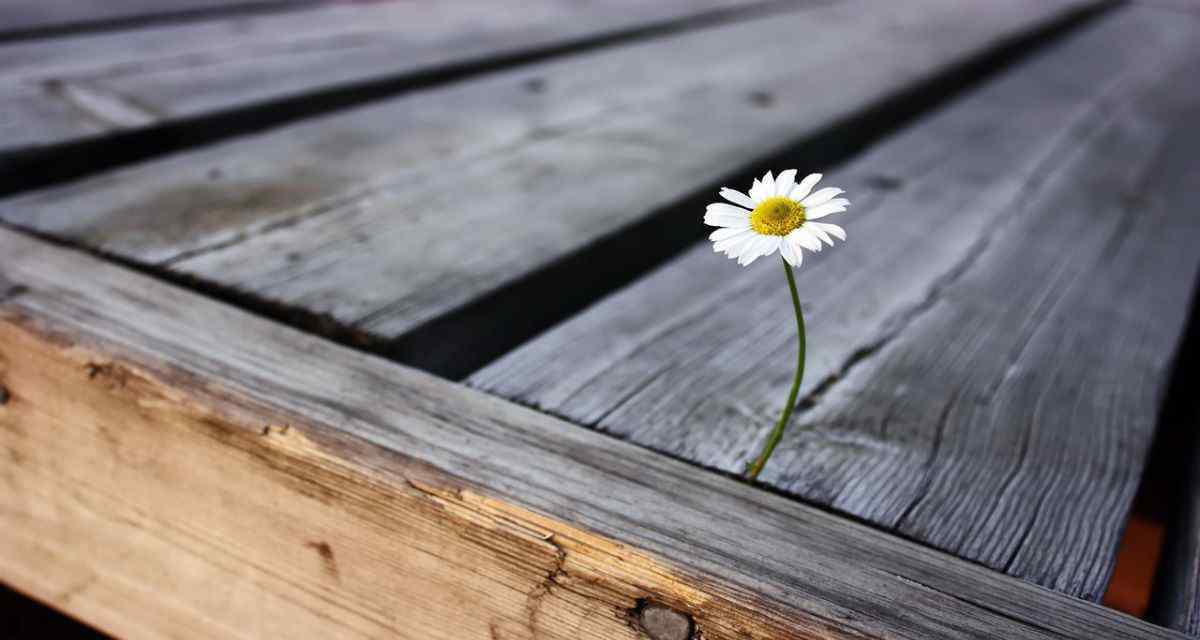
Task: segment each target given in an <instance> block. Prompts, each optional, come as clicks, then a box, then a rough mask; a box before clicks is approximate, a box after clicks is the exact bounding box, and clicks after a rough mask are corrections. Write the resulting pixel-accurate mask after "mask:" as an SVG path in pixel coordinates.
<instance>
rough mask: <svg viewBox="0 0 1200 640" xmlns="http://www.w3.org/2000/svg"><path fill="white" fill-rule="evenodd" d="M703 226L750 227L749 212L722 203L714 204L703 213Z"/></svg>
mask: <svg viewBox="0 0 1200 640" xmlns="http://www.w3.org/2000/svg"><path fill="white" fill-rule="evenodd" d="M704 224H707V225H709V226H713V227H736V228H739V229H742V228H747V227H749V226H750V212H749V211H746V210H745V209H743V208H741V207H735V206H733V205H731V204H725V203H724V202H714V203H712V204H710V205H708V208H707V210H705V212H704Z"/></svg>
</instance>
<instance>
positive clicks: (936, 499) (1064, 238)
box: [470, 9, 1200, 599]
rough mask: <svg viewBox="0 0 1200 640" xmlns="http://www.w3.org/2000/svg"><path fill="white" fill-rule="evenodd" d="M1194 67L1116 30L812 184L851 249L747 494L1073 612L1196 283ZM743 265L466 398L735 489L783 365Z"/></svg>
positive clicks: (1108, 26) (1104, 543)
mask: <svg viewBox="0 0 1200 640" xmlns="http://www.w3.org/2000/svg"><path fill="white" fill-rule="evenodd" d="M1197 65H1200V23H1198V22H1197V21H1196V20H1191V19H1187V18H1181V17H1180V16H1179V15H1178V14H1173V13H1171V12H1163V11H1157V10H1152V9H1122V10H1120V11H1119V12H1118V13H1116V14H1114V15H1111V16H1108V17H1105V18H1102V19H1101V21H1100V22H1098V23H1097V24H1095V25H1093V26H1089V27H1087V29H1086V31H1084V32H1081V33H1079V34H1077V35H1073V36H1071V37H1070V39H1069V40H1068V41H1066V42H1063V43H1061V44H1060V45H1056V47H1055V48H1054V49H1052V50H1048V51H1047V52H1046V53H1044V54H1042V55H1041V57H1040V58H1039V59H1037V60H1035V61H1032V62H1030V63H1028V64H1024V65H1021V66H1020V67H1018V68H1014V69H1012V71H1011V72H1010V73H1008V74H1006V75H1005V76H1004V77H1003V78H1001V79H999V80H997V81H995V82H992V83H990V84H989V85H987V86H986V87H984V88H982V89H980V90H979V91H977V92H975V93H974V94H972V95H971V96H969V97H967V98H966V99H963V100H961V101H960V102H958V103H956V104H954V105H952V106H950V107H948V108H947V109H946V110H944V111H943V112H941V113H938V114H935V115H933V116H931V117H929V118H927V119H926V120H925V121H924V122H921V123H919V124H917V125H916V126H914V127H913V128H911V129H910V130H907V131H905V132H903V133H901V134H899V135H897V136H895V137H893V138H892V139H890V140H887V141H885V142H883V143H881V144H880V145H879V146H878V147H877V148H875V149H873V150H872V151H871V152H870V153H869V154H867V155H866V156H865V157H863V158H861V159H859V160H857V161H855V162H854V163H852V164H851V165H850V166H848V167H846V168H845V169H844V170H842V171H838V172H836V173H835V175H833V176H831V177H830V178H829V179H828V181H829V184H833V185H839V186H844V187H846V188H847V190H848V191H849V192H850V197H851V199H852V200H853V201H854V202H855V203H856V204H855V206H854V207H853V208H852V209H851V211H850V212H849V213H846V214H842V217H841V219H840V220H838V222H841V223H844V224H845V226H846V227H847V229H848V232H849V241H848V242H847V243H846V244H845V245H844V246H839V247H836V248H835V249H832V250H829V251H827V252H825V253H824V254H821V255H819V256H816V257H815V259H813V260H811V261H809V260H806V261H805V265H804V267H803V269H802V270H801V271H800V272H799V274H798V280H799V283H800V290H801V298H802V300H804V302H805V305H806V309H807V314H808V326H809V359H808V363H809V364H808V371H807V378H806V382H805V385H804V387H803V389H802V392H801V397H802V398H803V399H805V402H803V403H802V404H801V409H800V411H798V413H797V416H796V418H794V424H793V426H792V429H791V431H790V432H789V433H788V435H787V436H786V437H785V440H784V442H783V444H782V445H781V447H780V450H779V451H778V452H777V453H776V456H775V458H773V459H772V461H771V462H770V464H769V465H768V466H767V469H766V471H765V474H764V476H763V478H764V480H765V481H767V482H768V483H770V484H772V485H774V486H776V487H779V488H781V489H785V490H787V491H789V492H792V493H795V494H797V495H799V496H802V497H803V498H805V499H806V500H809V501H811V502H815V503H819V504H823V505H829V506H831V507H834V508H835V509H837V510H839V511H842V512H846V513H850V514H854V515H856V516H858V517H861V518H864V519H866V520H869V521H871V522H874V523H876V524H878V525H881V526H883V527H885V528H887V529H890V530H894V531H897V532H899V533H902V534H904V535H905V536H909V537H911V538H914V539H917V540H920V541H922V542H926V543H929V544H931V545H934V546H936V547H939V548H942V549H946V550H948V551H951V552H953V553H955V554H957V555H960V556H963V557H967V558H970V559H973V560H977V561H980V562H982V563H985V564H986V565H988V566H991V567H994V568H996V569H1000V570H1003V571H1006V572H1008V573H1011V574H1013V575H1017V576H1022V577H1025V578H1028V579H1030V580H1033V581H1035V582H1037V583H1039V584H1042V585H1045V586H1048V587H1051V588H1054V589H1057V590H1060V591H1064V592H1067V593H1071V594H1075V595H1079V596H1082V597H1086V598H1090V599H1096V598H1098V597H1099V596H1100V595H1101V593H1102V592H1103V589H1104V586H1105V584H1106V583H1107V580H1108V576H1109V572H1110V570H1111V566H1112V560H1113V554H1114V552H1115V548H1116V543H1117V540H1118V537H1119V535H1120V532H1121V531H1122V529H1123V526H1124V522H1125V517H1126V514H1127V512H1128V509H1129V504H1130V501H1131V499H1132V496H1133V493H1134V491H1135V489H1136V487H1137V483H1138V480H1139V478H1140V475H1141V470H1142V465H1143V458H1144V455H1145V453H1146V451H1147V448H1148V445H1149V442H1150V440H1151V437H1152V435H1153V430H1154V420H1155V415H1156V412H1157V408H1158V400H1159V395H1160V392H1161V391H1162V389H1163V388H1164V383H1165V379H1166V376H1167V373H1168V371H1167V369H1168V365H1169V362H1170V358H1171V355H1172V352H1173V349H1174V348H1175V345H1176V340H1177V338H1178V336H1179V334H1180V331H1181V327H1182V325H1183V322H1184V320H1185V316H1186V314H1187V309H1188V299H1189V294H1190V288H1191V285H1192V282H1193V277H1194V274H1195V273H1196V269H1197V260H1198V259H1200V252H1197V251H1196V248H1197V247H1198V246H1200V217H1197V216H1196V215H1194V211H1193V207H1194V202H1195V201H1196V199H1197V198H1198V197H1200V192H1198V187H1197V185H1200V180H1197V171H1198V169H1200V161H1198V160H1197V158H1196V155H1195V149H1196V148H1198V146H1200V134H1198V133H1197V128H1196V126H1195V123H1196V122H1197V120H1198V118H1200V85H1198V84H1197V83H1195V82H1193V81H1192V78H1193V76H1194V72H1195V69H1196V68H1197ZM881 177H883V178H887V180H880V178H881ZM885 182H886V183H891V186H893V187H895V188H894V189H891V190H888V189H883V188H882V187H881V186H880V185H881V184H883V183H885ZM897 184H898V185H899V186H898V187H896V185H897ZM696 218H697V224H699V218H700V212H698V213H697V216H696ZM763 262H765V264H762V263H756V264H755V265H754V266H753V267H752V268H749V269H746V270H740V269H739V268H737V267H736V266H735V265H734V264H732V263H730V262H728V261H727V260H726V259H725V258H724V257H723V256H719V255H715V254H713V253H712V250H711V248H710V247H709V246H707V245H705V246H698V247H697V248H696V249H695V250H693V251H691V252H690V253H688V254H686V255H684V256H682V257H680V258H679V259H677V260H676V261H674V262H673V263H671V264H669V265H668V266H666V267H664V268H662V269H660V270H659V271H657V272H656V273H654V274H652V275H651V276H649V277H647V278H644V279H643V280H642V281H640V282H638V283H636V284H635V285H633V286H631V287H629V288H627V289H626V290H624V291H622V292H619V293H618V294H615V295H613V296H611V297H610V298H609V299H606V300H604V301H602V302H600V303H598V304H597V305H595V306H594V307H592V308H591V309H590V310H589V311H588V312H586V313H584V314H581V315H580V316H578V317H576V318H574V319H572V320H570V321H568V322H566V323H564V324H562V325H561V326H559V327H558V328H556V329H555V330H553V331H551V332H548V333H547V334H545V335H544V336H542V337H540V338H538V339H537V340H535V341H533V342H531V343H529V344H527V345H526V346H524V347H522V348H521V349H519V350H517V351H515V352H514V353H512V354H510V355H509V356H507V357H505V358H503V359H502V360H501V361H499V362H497V363H495V364H494V365H492V366H490V367H488V368H486V369H484V370H483V371H481V372H478V373H477V374H476V375H475V376H474V377H473V378H472V379H471V380H470V383H471V384H473V385H475V386H477V387H479V388H482V389H486V390H489V391H491V392H494V393H497V394H499V395H502V396H505V397H508V398H512V399H515V400H518V401H520V402H522V403H525V404H528V405H531V406H535V407H538V408H541V409H544V410H548V411H550V412H552V413H554V414H557V415H561V416H565V417H567V418H569V419H571V420H574V421H577V422H581V423H585V424H589V425H595V426H596V427H597V428H599V429H602V430H604V431H607V432H611V433H614V434H616V435H619V436H621V437H623V438H626V439H628V440H631V441H634V442H637V443H640V444H644V445H648V446H650V447H652V448H654V449H657V450H660V451H665V452H669V453H671V454H673V455H676V456H680V457H683V458H686V459H690V460H694V461H697V462H699V463H702V464H704V465H707V466H711V467H716V468H720V469H724V470H728V471H740V470H741V468H742V464H743V463H744V462H745V461H746V460H747V459H748V458H750V457H751V456H752V455H753V454H754V453H756V452H757V448H758V447H760V446H761V442H762V439H763V438H764V437H765V435H766V432H767V430H768V429H769V428H770V426H771V423H772V421H773V420H774V418H775V416H776V415H777V412H778V411H779V410H780V406H779V403H780V402H781V401H782V399H783V398H784V397H785V396H786V392H787V388H788V385H789V384H790V382H791V370H790V367H791V366H792V363H793V359H792V358H793V356H792V355H791V354H793V353H794V349H795V344H794V341H795V336H794V333H793V332H794V329H793V324H792V319H791V312H790V306H789V301H788V296H787V293H786V286H785V284H784V278H783V274H781V273H779V269H780V267H779V265H778V262H777V261H775V260H772V261H763Z"/></svg>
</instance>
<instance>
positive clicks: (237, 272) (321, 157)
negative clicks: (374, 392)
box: [0, 0, 1091, 340]
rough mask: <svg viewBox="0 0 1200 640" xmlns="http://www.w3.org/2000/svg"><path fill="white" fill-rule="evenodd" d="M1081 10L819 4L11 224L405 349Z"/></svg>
mask: <svg viewBox="0 0 1200 640" xmlns="http://www.w3.org/2000/svg"><path fill="white" fill-rule="evenodd" d="M866 4H870V6H871V10H870V11H867V10H865V6H866ZM1085 6H1091V5H1088V4H1084V3H1079V2H1073V1H1067V2H1053V3H1048V2H1042V1H1041V0H1036V1H1035V0H1025V1H1022V2H1017V3H1003V4H1000V3H988V4H986V5H973V6H970V7H967V6H964V5H963V4H962V3H960V2H957V1H954V0H925V1H923V2H919V3H910V4H906V5H905V6H904V7H903V8H899V7H897V8H896V9H894V10H881V9H879V8H878V7H877V6H876V5H874V4H873V3H863V2H841V3H835V4H830V5H824V6H819V7H810V8H806V9H804V10H797V11H793V12H786V13H780V14H777V15H773V16H770V17H767V18H763V19H758V20H747V21H744V22H741V23H738V24H733V25H729V26H725V27H721V28H714V29H707V30H703V31H697V32H689V33H683V34H677V35H673V36H670V37H662V38H657V39H655V40H653V41H650V42H645V43H639V44H634V45H629V46H623V47H620V48H617V49H613V50H605V51H601V52H596V53H591V54H588V55H579V56H574V57H571V58H568V59H565V60H561V61H555V62H553V63H547V64H540V65H536V66H531V67H528V68H522V69H520V70H517V71H511V72H506V73H501V74H495V75H493V76H489V77H486V78H480V79H477V80H474V81H471V82H469V83H463V84H459V85H454V86H449V87H445V88H440V89H437V90H431V91H428V92H422V93H419V94H413V95H408V96H404V97H402V98H399V99H395V100H389V101H386V102H383V103H380V104H378V105H373V106H369V107H364V108H360V109H356V110H353V111H348V112H345V113H341V114H337V115H332V116H328V117H325V118H320V119H314V120H311V121H307V122H304V123H302V124H297V125H293V126H288V127H285V128H281V129H278V130H276V131H272V132H269V133H265V134H262V135H256V136H248V137H246V138H244V139H239V140H236V141H232V142H229V143H226V144H221V145H215V146H213V147H209V148H205V149H201V150H197V151H195V152H190V153H186V154H180V155H177V156H173V157H171V158H169V159H165V160H163V161H160V162H155V163H151V164H146V165H142V166H138V167H133V168H129V169H125V170H120V171H114V172H111V173H108V174H105V175H101V176H98V177H95V178H93V179H89V180H86V181H81V182H78V183H75V184H71V185H67V186H64V187H60V188H55V189H50V190H46V191H42V192H38V193H33V194H30V195H27V196H22V197H18V198H14V199H9V200H7V201H5V202H3V203H0V217H2V218H3V219H4V220H6V221H8V222H11V223H15V224H18V225H22V226H24V227H28V228H31V229H36V230H37V231H39V232H42V233H47V234H51V235H53V236H55V237H58V238H61V239H66V240H70V241H72V242H77V243H81V244H84V245H86V246H89V247H92V248H94V249H97V250H100V251H103V252H107V253H111V254H115V255H119V256H121V257H122V258H125V259H127V260H132V261H135V262H138V263H141V264H149V265H155V266H159V267H165V268H168V269H169V270H170V271H171V272H172V273H174V274H181V275H186V276H188V277H192V278H199V279H201V280H203V281H206V282H209V283H213V284H216V285H218V286H220V287H222V288H225V289H227V290H232V291H237V292H240V293H242V294H244V295H246V296H249V297H251V298H253V299H254V300H256V301H259V302H265V303H267V304H271V305H280V306H283V307H285V308H287V309H289V310H292V311H296V312H300V313H303V314H308V315H309V316H314V317H317V318H320V319H323V320H326V321H327V322H326V324H332V325H334V326H340V327H342V328H345V329H348V330H349V331H351V332H354V333H355V334H356V335H358V336H365V339H375V340H390V339H393V338H396V337H397V336H400V335H402V334H404V333H405V332H407V331H409V330H411V329H413V328H414V327H417V326H420V325H421V324H422V323H425V322H427V321H429V320H431V319H433V318H437V317H439V316H441V315H443V314H445V313H447V312H449V311H451V310H454V309H456V308H459V307H460V306H461V305H464V304H466V303H468V302H470V301H472V300H476V299H478V298H479V297H480V296H482V295H485V294H487V293H489V292H492V291H495V290H496V289H497V288H499V287H502V286H504V285H506V284H508V283H511V282H513V281H514V280H516V279H518V278H521V277H523V276H526V275H528V274H530V273H531V272H534V271H536V270H537V269H539V268H541V267H543V266H545V265H547V264H548V263H551V262H553V261H555V260H558V259H560V258H562V257H563V256H565V255H569V254H571V253H572V252H573V251H576V250H578V249H580V248H582V247H585V246H587V245H589V244H590V243H592V242H595V241H597V240H598V239H601V238H604V237H607V236H609V234H613V233H614V232H617V231H619V230H620V229H622V228H623V227H625V226H626V225H629V224H631V223H634V222H636V221H639V220H641V219H644V218H645V217H646V216H647V215H648V214H649V213H651V212H654V211H656V210H660V209H663V208H664V207H668V206H669V205H671V204H672V203H674V202H677V201H679V200H680V199H681V198H684V197H686V196H688V195H689V194H691V193H693V192H695V191H696V189H698V188H699V187H701V186H702V185H706V184H710V183H713V182H714V181H716V180H717V179H718V178H720V177H721V176H723V175H725V174H727V173H728V172H729V171H730V170H731V169H733V168H735V167H739V166H742V165H744V164H745V163H748V162H753V161H755V160H757V159H759V158H762V157H764V156H765V155H768V154H770V153H775V152H778V151H780V150H782V149H784V148H787V146H788V145H789V144H790V143H792V142H795V141H796V140H800V139H802V138H804V137H806V136H808V135H812V134H814V133H816V132H819V131H822V130H823V129H824V128H826V127H828V126H829V125H830V124H831V123H834V122H838V121H840V120H842V119H844V118H846V117H847V116H849V115H850V114H854V113H857V112H859V111H861V110H864V109H866V108H868V107H869V106H871V105H875V104H878V103H879V102H880V101H881V100H884V99H885V98H888V97H889V96H892V95H895V94H896V93H898V92H901V91H904V90H905V89H907V88H909V87H911V86H912V85H913V83H915V82H918V81H921V80H924V79H928V78H930V77H932V76H934V75H936V74H938V73H939V72H945V71H946V70H947V69H948V68H949V67H951V66H952V65H954V64H955V63H959V62H962V61H963V60H964V59H965V58H967V57H968V56H970V55H972V54H978V53H980V52H981V51H984V50H987V49H988V48H989V47H991V46H994V45H996V44H997V43H999V42H1002V41H1007V40H1008V39H1011V38H1013V37H1014V36H1016V35H1018V34H1022V33H1025V32H1027V31H1029V30H1030V29H1032V28H1034V27H1037V26H1042V25H1045V24H1047V23H1048V22H1050V21H1052V20H1055V19H1061V18H1063V17H1064V16H1065V15H1072V14H1073V12H1074V11H1076V10H1079V9H1080V8H1081V7H1085ZM817 25H819V28H818V26H817ZM797 34H801V35H802V36H803V37H798V36H797ZM931 34H932V35H931ZM750 41H753V42H755V43H757V44H756V46H754V47H747V46H746V45H745V43H746V42H750ZM780 60H791V61H793V62H792V63H791V64H790V65H788V66H781V65H780V64H779V63H778V62H779V61H780ZM647 61H653V63H652V64H648V63H647ZM848 67H849V68H853V69H854V73H853V74H852V75H844V74H842V72H843V71H844V70H845V69H847V68H848ZM758 69H774V70H775V71H773V72H772V73H771V74H767V75H769V77H767V75H764V74H762V73H756V72H753V70H758ZM834 76H841V77H838V79H837V80H833V77H834ZM826 78H829V79H830V80H829V81H828V82H826V81H825V79H826ZM815 83H821V84H822V86H821V90H820V91H815V90H814V84H815ZM764 96H765V97H766V98H765V99H764ZM481 229H487V232H486V233H480V232H479V230H481Z"/></svg>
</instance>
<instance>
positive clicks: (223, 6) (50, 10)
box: [0, 0, 306, 38]
mask: <svg viewBox="0 0 1200 640" xmlns="http://www.w3.org/2000/svg"><path fill="white" fill-rule="evenodd" d="M305 1H306V0H5V2H4V3H3V4H0V38H6V37H11V36H13V35H33V34H37V33H43V32H53V31H54V30H62V29H80V28H87V27H93V26H98V25H100V26H102V25H105V24H111V23H114V22H124V21H136V20H143V21H144V20H153V19H163V18H175V19H178V18H187V17H196V16H200V15H212V14H218V15H219V14H220V12H229V11H239V10H240V11H245V10H248V9H263V8H268V7H275V6H285V5H287V4H299V3H302V2H305Z"/></svg>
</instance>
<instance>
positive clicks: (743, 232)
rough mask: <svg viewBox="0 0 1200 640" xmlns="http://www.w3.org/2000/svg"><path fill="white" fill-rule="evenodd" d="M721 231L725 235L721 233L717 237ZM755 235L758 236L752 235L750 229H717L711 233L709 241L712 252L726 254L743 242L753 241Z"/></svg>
mask: <svg viewBox="0 0 1200 640" xmlns="http://www.w3.org/2000/svg"><path fill="white" fill-rule="evenodd" d="M722 231H724V232H726V233H722V234H721V235H719V236H717V234H718V233H720V232H722ZM757 235H758V234H756V233H754V232H753V231H751V230H750V229H717V230H716V231H714V232H713V233H712V236H709V239H710V240H712V241H713V251H724V252H726V253H728V252H730V251H731V250H732V249H733V248H734V247H737V246H740V245H741V244H742V243H743V242H748V241H750V240H753V239H754V238H755V237H756V236H757ZM713 236H717V237H713Z"/></svg>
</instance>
